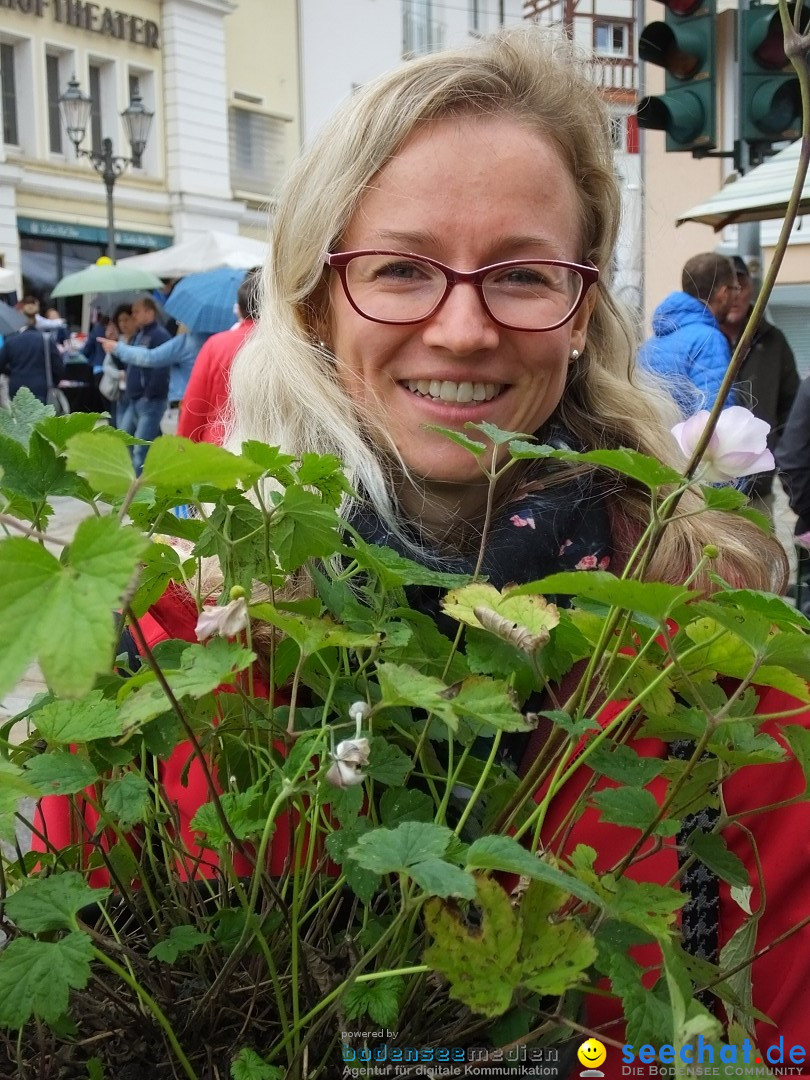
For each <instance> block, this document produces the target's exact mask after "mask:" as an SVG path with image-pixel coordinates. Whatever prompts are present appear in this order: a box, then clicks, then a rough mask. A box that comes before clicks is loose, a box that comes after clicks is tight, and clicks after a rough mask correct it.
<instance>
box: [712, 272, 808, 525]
mask: <svg viewBox="0 0 810 1080" xmlns="http://www.w3.org/2000/svg"><path fill="white" fill-rule="evenodd" d="M732 262H733V263H734V269H735V270H736V272H737V284H738V285H739V286H740V291H739V292H738V293H737V294H736V296H735V298H734V302H733V303H732V304H731V306H730V308H729V309H728V312H727V313H726V317H725V319H723V320H722V321H721V323H720V328H721V329H722V331H723V333H724V334H725V335H726V337H727V338H728V340H729V344H730V345H731V348H732V350H733V349H734V348H735V346H736V344H737V342H738V341H739V339H740V337H741V335H742V332H743V330H744V329H745V324H746V323H747V322H748V317H749V315H750V314H751V308H752V306H753V297H754V283H753V281H752V280H751V274H750V273H749V270H748V266H747V265H746V263H745V260H744V259H742V258H741V257H740V256H739V255H735V256H734V258H733V259H732ZM735 389H736V392H737V399H738V402H739V404H740V405H744V406H745V407H746V408H747V409H750V410H751V412H752V413H753V414H754V415H755V416H757V417H759V419H760V420H764V421H765V422H766V423H768V424H770V426H771V430H770V434H769V435H768V449H769V450H771V451H772V452H774V451H775V450H776V447H777V444H778V443H779V440H780V438H781V435H782V430H783V429H784V426H785V424H786V423H787V418H788V415H789V414H790V410H791V407H792V405H793V399H794V398H795V397H796V391H797V390H798V389H799V373H798V371H797V370H796V360H795V359H794V356H793V352H792V350H791V348H790V345H788V342H787V339H786V338H785V335H784V334H783V333H782V331H781V330H779V329H778V328H777V327H776V326H774V325H773V323H770V322H768V320H767V319H765V318H761V319H760V320H759V326H758V327H757V329H756V332H755V334H754V339H753V341H752V342H751V347H750V349H749V350H748V354H747V356H746V357H745V359H744V360H743V362H742V367H741V368H740V372H739V375H738V376H737V382H736V383H735ZM775 475H776V473H775V472H766V473H757V474H756V476H754V478H753V483H752V484H751V486H750V487H749V489H748V493H749V495H751V497H752V498H753V499H754V500H755V501H756V502H758V503H759V509H760V510H763V511H765V512H766V513H768V514H770V513H771V511H772V509H773V479H774V476H775Z"/></svg>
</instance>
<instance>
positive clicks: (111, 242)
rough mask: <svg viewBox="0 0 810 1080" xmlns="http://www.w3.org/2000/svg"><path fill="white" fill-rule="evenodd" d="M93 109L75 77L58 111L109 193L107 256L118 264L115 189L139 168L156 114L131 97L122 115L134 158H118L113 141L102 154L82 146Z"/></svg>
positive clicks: (106, 141) (78, 150)
mask: <svg viewBox="0 0 810 1080" xmlns="http://www.w3.org/2000/svg"><path fill="white" fill-rule="evenodd" d="M91 106H92V102H91V100H90V98H89V97H87V96H85V95H84V94H83V93H82V91H81V88H80V87H79V83H78V81H77V79H76V76H75V75H74V76H73V77H72V78H71V80H70V82H69V83H68V87H67V90H65V92H64V94H62V95H61V96H60V98H59V111H60V112H61V114H62V123H63V124H64V125H65V131H66V132H67V134H68V138H69V139H70V141H71V142H72V143H73V145H74V146H75V148H76V157H86V158H88V159H89V161H90V162H91V164H92V166H93V168H94V169H95V170H96V172H97V173H98V174H99V175H100V176H101V178H102V180H103V181H104V186H105V188H106V189H107V255H108V256H109V257H110V258H111V259H112V261H113V262H115V221H114V215H113V188H114V187H115V181H116V180H117V179H118V177H119V176H120V175H121V173H122V172H123V171H124V170H125V169H126V167H127V165H134V166H135V168H138V167H139V166H140V164H141V158H142V157H143V152H144V150H145V149H146V140H147V138H148V137H149V126H150V124H151V123H152V117H153V116H154V115H155V114H154V113H151V112H147V110H146V109H145V108H144V104H143V102H142V101H141V97H140V94H138V93H137V92H136V93H135V94H133V95H132V99H131V101H130V103H129V106H128V107H127V108H126V109H124V111H123V112H122V113H121V119H122V120H123V121H124V127H125V128H126V132H127V137H128V138H129V144H130V146H131V147H132V157H131V158H125V157H116V156H115V154H113V145H112V139H103V140H102V142H101V150H82V149H81V148H80V146H79V143H80V142H81V141H82V140H83V139H84V134H85V132H86V130H87V123H88V121H89V119H90V109H91Z"/></svg>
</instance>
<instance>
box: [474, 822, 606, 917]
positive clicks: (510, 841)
mask: <svg viewBox="0 0 810 1080" xmlns="http://www.w3.org/2000/svg"><path fill="white" fill-rule="evenodd" d="M466 866H467V869H468V870H501V871H503V872H505V873H509V874H520V875H521V876H523V877H528V878H532V879H533V880H536V881H543V882H545V884H547V885H550V886H554V887H555V888H557V889H560V890H561V891H562V892H564V893H570V894H571V895H572V896H576V897H577V899H579V900H583V901H584V902H585V903H587V904H595V905H596V906H598V907H601V906H603V901H602V900H601V898H600V897H599V896H598V895H597V894H596V893H595V892H594V891H593V889H591V888H589V887H588V886H587V885H586V884H585V883H584V881H580V879H579V878H577V877H574V876H573V875H571V874H566V873H564V872H563V871H562V870H558V869H557V867H556V866H552V865H551V863H550V862H548V861H547V860H546V859H540V858H538V857H537V856H536V855H532V853H531V852H530V851H527V850H526V848H524V847H523V846H522V844H520V843H519V842H518V841H517V840H515V838H514V837H513V836H481V837H479V838H478V839H477V840H475V841H474V842H473V843H472V844H471V845H470V848H469V850H468V852H467V857H466Z"/></svg>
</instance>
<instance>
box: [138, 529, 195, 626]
mask: <svg viewBox="0 0 810 1080" xmlns="http://www.w3.org/2000/svg"><path fill="white" fill-rule="evenodd" d="M182 566H183V560H182V559H181V557H180V555H179V553H178V552H177V551H176V550H175V549H174V548H173V547H170V546H169V545H168V544H158V543H155V542H154V541H153V542H152V543H151V544H150V545H149V547H148V548H147V549H146V552H145V553H144V556H143V558H142V560H141V572H140V575H139V576H138V588H137V590H136V592H135V595H134V596H133V597H132V599H131V600H130V607H131V608H132V611H133V614H134V615H135V617H136V618H140V617H141V615H145V614H146V612H147V611H148V610H149V608H150V607H151V606H152V604H154V603H155V602H156V601H157V600H159V599H160V597H161V596H163V594H164V592H165V591H166V589H167V588H168V585H169V582H170V581H182V579H183V571H182Z"/></svg>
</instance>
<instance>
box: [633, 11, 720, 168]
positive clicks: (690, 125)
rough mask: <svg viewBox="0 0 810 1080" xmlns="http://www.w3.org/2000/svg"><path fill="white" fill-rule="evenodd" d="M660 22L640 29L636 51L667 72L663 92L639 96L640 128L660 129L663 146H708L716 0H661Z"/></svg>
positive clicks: (710, 146) (701, 148)
mask: <svg viewBox="0 0 810 1080" xmlns="http://www.w3.org/2000/svg"><path fill="white" fill-rule="evenodd" d="M661 2H662V3H663V4H664V6H665V7H666V14H665V16H664V19H665V21H664V22H654V23H650V24H649V25H648V26H645V27H644V29H643V30H642V31H641V37H640V38H639V42H638V54H639V57H640V58H641V59H642V60H645V61H646V62H647V63H648V64H655V65H656V66H658V67H662V68H663V69H664V70H665V71H666V88H665V92H664V93H663V94H661V95H659V96H658V97H644V98H642V99H641V101H639V103H638V106H637V108H636V112H637V114H638V124H639V127H643V128H655V129H657V130H659V131H665V132H666V135H667V150H676V151H677V150H691V151H693V152H695V153H696V155H697V154H698V152H699V151H705V150H712V149H713V148H714V147H715V146H716V145H717V142H716V138H715V111H716V109H715V56H714V29H715V14H716V0H661Z"/></svg>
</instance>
